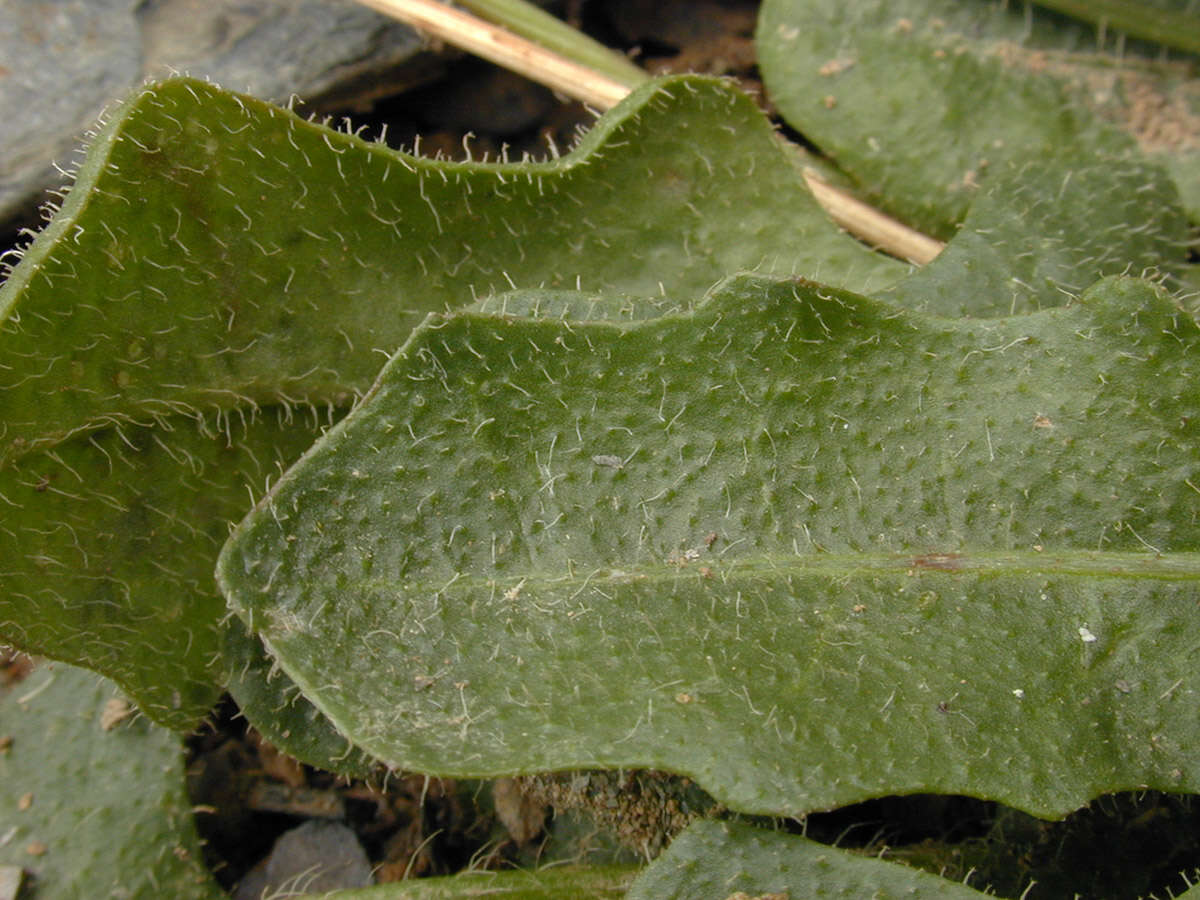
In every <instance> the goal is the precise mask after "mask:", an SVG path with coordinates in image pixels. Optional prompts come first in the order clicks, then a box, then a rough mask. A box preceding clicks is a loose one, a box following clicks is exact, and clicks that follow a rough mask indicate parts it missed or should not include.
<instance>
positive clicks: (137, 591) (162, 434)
mask: <svg viewBox="0 0 1200 900" xmlns="http://www.w3.org/2000/svg"><path fill="white" fill-rule="evenodd" d="M276 413H277V411H276V410H268V411H265V412H264V413H262V414H260V416H259V418H258V419H257V420H256V421H250V420H249V419H247V420H245V421H244V422H243V421H241V420H239V419H235V420H234V422H233V423H232V424H231V425H230V426H229V431H228V433H227V434H226V435H219V436H218V435H213V434H206V433H204V432H203V431H201V430H200V429H199V428H198V427H197V423H195V422H194V421H191V420H189V419H185V418H179V419H176V420H173V421H171V422H164V423H161V424H160V426H159V427H142V428H137V427H130V426H124V427H118V428H112V429H107V430H103V431H98V432H95V433H93V434H91V435H88V436H87V437H86V438H81V439H78V440H72V441H67V442H65V443H63V444H61V445H59V446H58V447H55V448H54V449H52V450H46V451H41V452H38V451H35V452H33V453H30V454H27V455H25V456H22V457H21V458H19V459H17V460H15V461H13V462H10V463H9V464H8V465H6V466H4V467H0V523H2V525H0V635H3V639H4V640H6V641H11V642H13V643H16V644H17V645H19V646H21V647H22V648H25V649H27V650H29V651H36V652H40V653H46V654H52V655H54V656H57V657H60V658H66V659H69V660H71V661H73V662H76V663H79V664H80V665H85V666H88V667H90V668H93V669H96V670H99V671H102V672H105V673H107V674H108V675H109V677H111V678H112V679H113V680H114V681H116V682H118V683H119V684H120V685H121V687H122V688H123V689H124V690H126V691H127V692H128V693H129V695H130V696H131V697H132V698H133V699H134V700H136V701H137V703H138V704H139V706H141V707H142V709H143V710H144V711H145V712H146V713H147V715H150V716H151V717H153V718H154V719H155V720H156V721H158V722H160V723H163V724H167V725H170V726H171V727H174V728H180V729H187V728H190V727H192V726H193V725H194V724H195V722H196V721H197V720H198V719H199V718H200V717H201V716H203V715H204V714H205V713H206V712H207V711H208V710H209V709H210V708H211V707H212V704H213V703H214V702H215V701H216V699H217V696H218V694H219V691H220V688H219V686H218V682H219V681H220V680H221V679H222V677H223V676H224V675H225V672H226V669H225V667H224V666H223V665H222V664H221V663H220V662H219V661H218V659H217V657H218V653H219V649H220V643H221V636H220V634H219V633H218V631H217V628H216V624H217V622H218V621H219V620H220V619H221V618H223V616H224V614H225V606H224V603H223V602H222V599H221V596H220V594H219V592H218V591H217V588H216V585H215V584H214V583H213V581H212V567H213V561H214V560H215V559H216V555H217V551H218V550H219V549H220V547H221V544H222V543H223V542H224V540H225V539H226V538H227V537H228V535H229V524H228V523H230V522H231V521H235V520H236V519H237V518H238V517H239V516H241V515H242V514H243V513H244V511H245V509H247V508H248V507H249V506H250V505H251V503H252V498H253V496H258V495H260V494H261V493H262V491H263V489H264V485H265V484H266V482H267V481H269V479H270V478H272V477H273V476H277V475H278V474H279V473H280V472H281V471H282V470H283V467H284V466H285V465H287V464H289V463H291V462H292V461H293V460H294V459H296V458H297V457H298V456H299V455H300V454H301V452H303V450H304V448H305V447H307V446H308V445H309V444H310V443H311V442H312V441H313V440H314V439H315V438H316V436H317V434H318V429H317V424H318V420H316V419H315V418H314V416H312V415H310V414H308V413H304V414H300V413H298V414H297V415H296V416H295V417H294V418H292V419H291V420H290V421H287V422H279V421H276ZM324 421H325V422H326V423H327V422H328V421H329V420H328V419H326V420H324Z"/></svg>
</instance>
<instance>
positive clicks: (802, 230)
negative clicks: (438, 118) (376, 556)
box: [0, 78, 905, 728]
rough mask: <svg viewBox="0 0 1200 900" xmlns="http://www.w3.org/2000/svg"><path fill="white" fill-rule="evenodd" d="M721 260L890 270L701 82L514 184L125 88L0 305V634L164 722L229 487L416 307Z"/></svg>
mask: <svg viewBox="0 0 1200 900" xmlns="http://www.w3.org/2000/svg"><path fill="white" fill-rule="evenodd" d="M681 134H684V135H695V136H696V139H695V140H687V141H681V140H679V135H681ZM750 176H753V177H750ZM627 185H636V186H637V189H636V191H633V192H631V191H630V190H628V189H627V188H626V186H627ZM745 267H761V268H762V269H764V270H767V271H780V272H784V273H790V272H793V271H814V270H819V271H822V272H824V273H826V274H827V275H830V274H833V273H838V277H839V278H840V279H844V280H845V281H846V283H848V284H851V285H854V286H856V287H859V288H866V287H868V286H873V287H882V286H883V285H885V284H887V283H888V282H889V281H892V280H895V278H897V277H899V275H900V274H902V273H903V272H904V271H905V267H904V266H902V265H900V264H899V263H897V262H895V261H893V260H888V259H885V258H883V257H880V256H878V255H876V254H872V253H871V252H869V251H868V250H866V249H865V248H864V247H862V246H861V245H859V244H857V243H856V242H855V241H853V240H852V239H850V238H848V237H847V236H846V235H844V234H842V233H840V232H839V231H838V230H837V229H836V228H834V227H833V226H832V225H831V224H830V223H829V221H828V220H827V218H826V217H825V214H824V213H823V212H822V211H821V210H820V208H819V207H817V205H816V204H815V202H814V201H813V200H812V198H811V196H810V195H809V193H808V191H807V189H806V188H805V187H804V185H803V181H802V179H801V177H800V175H799V173H798V172H797V170H796V167H795V165H794V162H793V159H792V156H791V155H790V154H789V153H788V152H786V151H785V150H784V149H783V147H782V145H781V144H780V143H779V142H778V140H777V139H776V137H775V136H774V134H773V133H772V130H771V127H770V125H769V124H768V123H767V121H766V119H765V118H763V116H762V115H761V113H759V112H758V110H757V108H756V107H755V106H754V104H753V103H752V102H751V101H750V100H749V99H748V98H746V97H745V96H744V95H742V94H741V93H739V92H738V91H736V89H734V88H733V87H732V86H730V85H727V84H725V83H722V82H718V81H714V80H712V79H703V78H686V79H668V80H664V81H660V82H658V83H656V84H654V85H651V86H648V87H646V88H644V89H642V90H640V91H638V92H637V93H636V94H635V95H634V96H632V97H631V98H630V99H629V100H628V101H627V102H626V103H625V104H623V105H622V106H621V107H620V108H619V109H617V110H615V111H614V112H613V113H612V114H610V115H609V116H607V117H606V118H605V119H603V120H601V121H600V122H599V123H598V124H597V126H596V127H595V128H594V129H593V130H592V131H591V132H590V133H589V134H588V136H587V137H586V138H585V139H584V140H583V142H582V143H581V145H580V147H579V148H578V149H577V150H576V151H575V152H573V153H571V154H569V155H566V156H564V157H562V158H561V159H558V160H554V161H551V162H548V163H544V164H537V165H534V164H521V165H518V164H482V163H467V164H457V163H449V162H436V161H431V160H423V159H418V158H415V157H412V156H407V155H405V154H401V153H396V152H394V151H391V150H389V149H387V148H385V147H382V146H378V145H373V144H369V143H366V142H364V141H362V140H360V139H358V138H356V137H353V136H350V135H345V134H338V133H336V132H333V131H331V130H329V129H327V128H323V127H321V126H319V125H315V124H312V123H308V122H304V121H302V120H301V119H299V118H297V117H295V116H293V115H291V114H290V113H287V112H285V111H283V110H280V109H277V108H275V107H272V106H269V105H267V104H265V103H262V102H260V101H257V100H253V99H251V98H248V97H242V96H238V95H235V94H229V93H225V92H222V91H220V90H218V89H217V88H215V87H213V86H211V85H207V84H203V83H201V82H197V81H194V80H188V79H179V80H174V81H169V82H166V83H163V84H159V85H152V86H150V87H148V88H146V89H145V90H143V91H141V92H140V93H138V94H137V95H136V96H134V97H133V98H131V99H130V100H128V101H127V102H126V103H125V104H124V105H123V106H121V107H120V108H119V109H117V110H116V111H115V112H114V114H113V116H112V117H111V119H110V120H109V122H108V124H107V125H106V126H105V127H104V128H103V129H102V130H101V131H100V133H99V134H98V135H97V137H96V138H95V139H94V141H93V143H92V146H91V148H90V151H89V154H88V156H87V159H86V161H85V162H84V164H83V166H82V167H81V169H80V172H79V174H78V181H77V183H76V185H75V187H74V189H73V190H72V191H71V192H70V193H69V194H68V195H67V198H66V201H65V203H64V205H63V207H62V209H61V210H60V211H59V212H58V214H57V215H56V216H55V217H54V219H53V221H52V222H51V224H50V225H49V226H48V227H47V229H46V230H45V232H43V234H41V235H40V236H39V237H38V238H37V240H35V241H34V242H33V244H32V245H31V246H30V247H29V248H28V250H27V251H26V253H25V257H24V259H23V260H22V261H21V262H20V264H19V265H18V266H17V267H16V268H15V270H14V271H13V272H12V273H11V274H10V276H9V279H8V281H7V282H6V283H5V284H4V285H3V287H0V507H3V508H4V510H5V527H4V529H3V531H0V541H2V542H3V544H4V547H3V556H0V559H3V560H4V561H3V563H0V633H2V634H3V636H4V638H5V639H6V640H9V641H12V642H15V643H17V644H20V645H21V646H23V647H25V648H27V649H30V650H34V651H36V652H39V653H42V654H46V655H50V656H55V657H59V658H66V659H69V660H71V661H73V662H78V663H80V664H83V665H87V666H91V667H93V668H96V669H98V670H100V671H103V672H105V673H108V674H110V675H111V676H112V677H114V678H115V679H117V680H118V681H119V682H120V683H121V684H122V686H123V687H125V688H126V689H127V690H128V691H129V692H130V693H131V694H132V695H133V696H134V697H135V698H136V699H137V700H138V702H139V703H140V704H142V705H143V707H144V708H145V709H146V711H147V713H148V714H149V715H151V716H153V717H154V718H155V719H156V720H158V721H160V722H164V723H168V724H171V725H172V726H174V727H180V728H186V727H190V725H192V724H193V723H194V722H195V720H196V719H197V718H198V717H199V716H200V715H202V713H203V710H204V709H206V708H207V707H208V706H209V705H210V704H211V703H212V701H213V699H215V696H216V692H217V690H218V681H219V680H220V675H221V674H222V673H221V667H220V665H219V664H218V663H217V662H216V661H215V654H216V649H217V647H218V644H219V640H220V639H219V635H218V634H217V632H216V630H215V625H216V622H217V619H218V617H219V600H218V598H217V597H216V595H215V590H214V585H213V584H212V581H211V574H210V573H211V567H212V564H213V562H214V561H215V558H216V548H217V545H218V543H219V541H220V540H221V539H222V538H223V536H224V529H225V528H226V525H227V523H228V522H230V521H232V520H235V519H237V518H238V517H239V516H240V515H241V514H242V513H243V512H244V511H245V509H246V508H248V506H249V503H248V502H247V501H246V498H247V491H246V484H247V481H249V482H250V483H251V484H252V485H253V488H254V489H255V490H257V489H258V488H259V486H260V485H261V484H262V482H263V480H264V479H266V478H268V477H270V476H271V475H272V474H273V472H274V471H276V470H277V468H278V470H282V468H283V467H284V466H286V465H288V464H290V463H291V462H292V461H294V460H295V459H296V458H297V457H298V456H299V455H300V452H301V450H302V449H303V447H304V446H306V445H307V444H308V443H309V442H310V441H311V439H312V438H313V436H314V434H315V431H316V429H317V428H319V427H320V426H321V425H322V424H328V423H329V422H331V421H333V419H334V418H335V417H336V416H338V415H340V414H341V412H340V410H341V409H342V408H344V407H345V406H346V405H348V404H349V402H350V401H351V399H352V398H353V397H354V396H355V395H356V394H359V393H362V392H364V391H365V390H366V389H367V388H368V387H369V386H370V383H371V380H372V379H373V377H374V375H375V373H376V370H377V369H378V367H379V365H380V364H381V363H382V362H383V360H384V358H385V357H384V355H381V352H382V353H384V354H386V353H390V352H392V351H393V350H395V348H396V347H398V346H399V345H400V344H401V343H403V341H404V340H405V338H406V336H407V335H408V333H409V331H410V330H411V328H412V326H413V325H414V324H415V323H417V322H419V321H420V318H421V317H422V316H423V315H425V314H426V313H427V312H429V311H441V310H443V309H445V308H447V307H452V306H460V305H463V304H464V303H466V302H468V301H469V299H470V298H471V297H473V296H487V295H488V294H490V293H491V292H492V291H493V290H494V289H496V288H497V287H504V288H507V287H508V286H509V285H510V284H513V285H520V286H525V287H537V286H545V287H570V286H575V285H578V284H582V285H585V286H587V287H589V288H592V289H596V290H604V291H626V292H633V293H637V294H642V293H652V294H660V293H661V295H663V296H673V295H680V296H691V295H694V294H697V293H699V292H701V291H703V290H704V289H706V288H707V287H708V286H709V285H710V284H711V283H712V282H713V281H715V280H716V279H718V278H719V277H721V276H722V275H723V274H725V273H726V272H728V271H731V270H737V269H740V268H745ZM127 445H128V449H127ZM39 454H40V455H39Z"/></svg>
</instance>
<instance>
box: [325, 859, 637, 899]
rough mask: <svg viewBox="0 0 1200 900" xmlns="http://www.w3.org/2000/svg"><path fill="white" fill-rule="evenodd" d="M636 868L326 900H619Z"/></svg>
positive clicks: (486, 876) (485, 879)
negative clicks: (479, 899) (483, 899)
mask: <svg viewBox="0 0 1200 900" xmlns="http://www.w3.org/2000/svg"><path fill="white" fill-rule="evenodd" d="M634 874H635V870H634V869H632V868H627V867H619V866H588V867H586V868H583V867H575V866H563V867H560V868H546V869H542V870H539V871H526V870H513V871H507V872H469V873H466V874H462V875H449V876H445V877H441V878H420V879H413V880H411V881H398V882H393V883H391V884H380V885H376V886H375V887H369V888H362V889H360V890H353V891H334V892H333V893H332V894H327V895H323V896H324V897H327V898H328V900H459V898H464V900H470V898H472V897H499V898H502V900H615V898H617V897H624V896H625V893H626V889H627V888H628V887H629V883H630V882H631V881H632V880H633V877H634Z"/></svg>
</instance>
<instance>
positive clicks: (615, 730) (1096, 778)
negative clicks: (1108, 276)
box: [219, 277, 1200, 815]
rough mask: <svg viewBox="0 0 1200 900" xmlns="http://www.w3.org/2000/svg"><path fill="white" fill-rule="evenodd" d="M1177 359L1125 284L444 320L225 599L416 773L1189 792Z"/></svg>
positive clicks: (1191, 494)
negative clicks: (651, 312) (1048, 293)
mask: <svg viewBox="0 0 1200 900" xmlns="http://www.w3.org/2000/svg"><path fill="white" fill-rule="evenodd" d="M1198 338H1200V329H1198V327H1197V324H1196V322H1195V321H1194V320H1192V319H1191V318H1190V317H1189V316H1187V315H1186V314H1184V313H1183V312H1181V311H1180V310H1179V309H1177V308H1176V307H1175V306H1174V305H1173V304H1172V303H1171V302H1170V301H1169V300H1167V299H1165V298H1164V297H1162V296H1160V295H1159V294H1157V293H1156V292H1155V290H1154V289H1153V288H1152V287H1151V286H1149V285H1147V284H1146V283H1144V282H1138V281H1134V280H1116V281H1108V282H1104V283H1101V284H1099V285H1097V286H1096V287H1095V288H1093V289H1092V290H1090V291H1089V292H1088V293H1087V294H1086V296H1085V298H1084V302H1082V303H1080V304H1078V305H1075V306H1072V307H1070V308H1067V309H1061V310H1048V311H1045V312H1042V313H1037V314H1031V315H1026V316H1017V317H1012V318H1005V319H992V320H976V321H971V320H967V321H952V320H945V319H936V318H928V317H924V316H920V315H916V314H910V313H903V312H901V311H900V310H898V309H897V308H895V307H893V306H891V305H888V304H884V303H880V302H877V301H872V300H868V299H866V298H863V297H860V296H856V295H853V294H850V293H846V292H841V291H837V290H835V289H830V288H822V287H821V286H819V285H814V284H811V283H807V282H777V281H772V280H764V279H757V278H749V277H746V278H739V279H734V280H732V281H730V282H727V283H726V284H725V286H724V287H723V288H721V289H719V290H717V291H716V292H714V293H713V294H712V295H711V296H710V297H709V298H708V300H707V302H706V303H704V304H702V305H700V306H699V307H698V308H696V309H694V310H692V311H690V312H685V313H680V314H676V315H665V316H660V317H657V318H653V319H648V320H642V321H635V322H628V323H613V322H579V321H563V320H559V319H544V318H543V319H538V318H513V317H512V316H505V315H502V314H499V315H488V314H481V313H469V314H461V315H457V316H452V317H450V318H445V319H444V318H434V319H432V320H430V321H429V322H427V323H426V325H425V326H423V327H422V328H421V329H419V330H418V331H417V332H416V333H415V334H414V336H413V338H412V339H411V340H410V341H409V342H408V344H406V346H405V348H404V349H403V350H402V352H401V353H400V354H398V355H397V357H395V358H394V359H393V361H392V362H391V363H390V364H389V366H388V367H387V368H386V369H385V371H384V373H383V375H382V376H381V379H380V381H379V382H378V384H377V386H376V388H375V389H374V391H373V392H372V394H371V395H370V397H369V398H368V399H367V401H366V402H365V403H364V404H363V405H362V406H361V407H360V408H359V410H358V411H357V412H356V413H354V414H353V415H352V416H351V417H350V418H349V419H347V420H345V421H344V422H343V423H342V424H341V425H339V426H338V427H336V428H335V429H333V430H332V431H331V432H330V433H329V434H328V435H327V436H326V437H325V438H323V439H322V441H321V442H319V443H318V444H317V445H316V446H315V447H314V448H313V450H311V451H310V452H309V453H308V454H307V455H306V456H305V458H304V459H303V461H302V462H301V463H300V464H299V465H297V466H296V467H294V468H293V469H292V470H291V471H290V472H289V473H288V474H287V476H286V477H285V478H283V479H282V480H281V481H280V482H279V483H278V485H277V486H276V487H275V488H274V489H273V490H272V492H271V493H270V494H269V495H268V497H267V498H265V499H264V501H263V502H262V503H261V504H260V506H259V507H258V508H257V509H256V511H255V512H254V513H253V514H252V515H251V516H250V517H249V518H248V519H247V520H246V522H245V523H243V525H242V526H240V528H239V531H238V533H237V534H236V535H235V538H234V539H233V540H232V541H231V543H230V544H228V545H227V547H226V549H225V551H224V552H223V555H222V558H221V562H220V567H219V577H220V579H221V581H222V585H223V588H224V589H225V592H226V594H227V596H228V597H229V599H230V602H231V603H232V604H233V606H234V607H235V608H236V609H237V610H238V611H239V612H240V613H241V614H242V615H243V616H244V617H245V619H246V620H247V622H248V623H249V624H250V625H251V627H252V628H253V629H254V630H255V631H257V633H258V634H259V635H260V636H261V637H262V638H263V640H264V642H265V644H266V645H267V647H268V649H269V650H270V651H271V652H272V654H273V655H274V656H275V657H276V658H277V659H278V660H279V662H280V663H281V665H282V666H283V668H284V669H285V670H286V671H287V672H288V673H289V674H290V675H291V676H292V677H293V678H294V679H295V681H296V682H297V683H298V684H299V685H300V687H301V688H302V690H303V692H304V693H305V695H306V696H308V697H309V698H310V699H311V700H313V701H314V702H315V703H316V704H317V705H318V706H319V707H320V708H321V709H322V710H323V711H324V712H325V713H326V715H328V716H329V718H330V719H331V720H332V721H333V722H334V723H335V725H336V726H337V727H338V729H339V730H340V731H341V732H342V733H344V734H346V735H347V736H348V737H349V738H350V739H351V740H352V741H353V742H354V743H356V744H357V745H359V746H361V747H362V748H364V749H365V750H367V751H368V752H370V753H371V754H373V755H375V756H377V757H379V758H380V759H382V760H384V761H386V762H388V763H390V764H393V765H396V766H400V767H403V768H406V769H415V770H417V771H427V772H432V773H439V774H455V775H493V774H502V773H504V774H508V773H512V772H529V771H537V770H545V769H562V768H571V767H622V766H647V767H654V768H661V769H666V770H669V771H675V772H681V773H685V774H688V775H690V776H692V777H694V778H695V779H696V780H697V781H698V782H699V783H700V784H701V785H702V786H703V787H704V788H705V789H706V790H708V791H710V792H711V793H713V794H714V795H715V796H717V797H718V798H719V799H720V800H722V801H724V802H725V803H727V804H728V805H729V806H730V807H732V808H734V809H738V810H742V811H751V812H759V813H770V814H783V815H795V814H800V813H803V812H806V811H809V810H812V809H817V808H824V807H828V806H833V805H838V804H844V803H848V802H853V801H855V800H859V799H862V798H865V797H870V796H876V795H880V794H886V793H905V792H912V791H935V792H945V793H965V794H971V795H975V796H982V797H991V798H996V799H1000V800H1003V801H1004V802H1006V803H1008V804H1010V805H1013V806H1017V807H1020V808H1022V809H1025V810H1029V811H1032V812H1035V813H1037V814H1041V815H1059V814H1063V813H1066V812H1067V811H1069V810H1071V809H1073V808H1075V807H1077V806H1078V805H1080V804H1081V803H1083V802H1085V801H1086V800H1087V799H1089V798H1090V797H1093V796H1096V795H1097V794H1099V793H1103V792H1106V791H1113V790H1119V789H1122V788H1127V787H1133V786H1136V785H1151V786H1157V787H1160V788H1164V789H1170V790H1194V789H1195V787H1196V785H1197V783H1198V781H1200V766H1198V762H1197V758H1196V756H1195V754H1194V752H1192V750H1191V748H1192V747H1194V746H1195V744H1196V740H1197V738H1198V737H1200V735H1198V734H1197V733H1196V729H1197V722H1196V720H1195V717H1194V716H1191V715H1190V714H1188V713H1187V710H1189V709H1190V708H1191V704H1193V703H1194V696H1195V695H1194V692H1195V691H1196V690H1197V678H1198V677H1200V671H1197V669H1196V664H1197V660H1198V659H1200V627H1198V626H1200V620H1198V617H1197V611H1196V598H1197V580H1198V579H1200V562H1198V560H1200V557H1198V556H1197V553H1196V551H1197V539H1198V537H1200V534H1198V533H1197V518H1196V511H1197V509H1198V508H1200V506H1198V503H1200V491H1198V490H1197V489H1196V487H1195V485H1197V484H1200V477H1198V476H1200V457H1198V456H1197V449H1196V448H1197V446H1200V443H1198V442H1197V439H1196V438H1197V434H1196V424H1195V423H1196V421H1197V412H1198V410H1197V409H1196V402H1197V401H1196V396H1195V392H1194V390H1192V387H1191V385H1192V380H1193V378H1194V376H1193V373H1192V367H1193V366H1194V358H1195V357H1194V354H1195V348H1196V346H1197V339H1198ZM917 366H919V368H915V367H917ZM331 673H336V675H332V674H331ZM735 761H736V762H735Z"/></svg>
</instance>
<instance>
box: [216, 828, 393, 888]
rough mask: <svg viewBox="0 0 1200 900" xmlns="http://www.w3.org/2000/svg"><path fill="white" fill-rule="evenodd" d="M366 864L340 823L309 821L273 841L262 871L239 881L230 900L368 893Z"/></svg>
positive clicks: (359, 848)
mask: <svg viewBox="0 0 1200 900" xmlns="http://www.w3.org/2000/svg"><path fill="white" fill-rule="evenodd" d="M373 883H374V878H373V877H372V875H371V864H370V862H368V860H367V854H366V853H364V852H363V849H362V846H361V845H360V844H359V843H358V838H357V837H355V836H354V832H353V831H351V830H350V829H349V828H347V827H346V826H345V825H342V824H341V823H339V822H321V821H317V820H315V819H314V820H310V821H308V822H305V823H304V824H303V825H300V826H299V827H297V828H293V829H292V830H291V831H287V832H284V833H283V834H282V835H280V836H279V839H278V840H277V841H275V846H274V848H273V849H272V850H271V854H270V856H268V857H267V862H266V865H265V866H263V867H261V868H258V869H256V871H255V872H254V873H252V876H251V877H248V878H246V879H244V880H243V882H242V884H241V885H239V886H238V889H237V891H235V893H234V900H260V898H261V897H264V896H272V895H275V894H282V895H284V896H289V897H292V896H300V895H303V894H319V893H322V892H325V891H337V890H346V889H349V888H361V887H370V886H371V884H373Z"/></svg>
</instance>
